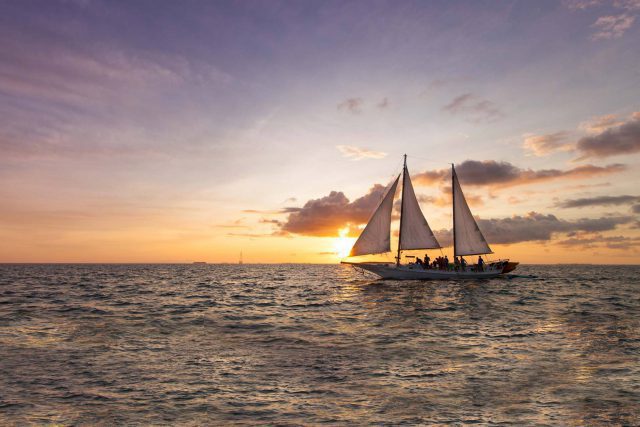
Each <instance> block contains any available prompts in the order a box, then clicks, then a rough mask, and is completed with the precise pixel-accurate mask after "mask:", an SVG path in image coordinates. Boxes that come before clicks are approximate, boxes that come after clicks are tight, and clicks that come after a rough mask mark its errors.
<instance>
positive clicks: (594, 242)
mask: <svg viewBox="0 0 640 427" xmlns="http://www.w3.org/2000/svg"><path fill="white" fill-rule="evenodd" d="M558 244H559V245H560V246H565V247H576V246H577V247H581V248H585V249H586V248H594V247H606V248H609V249H619V250H629V249H635V248H636V247H637V246H638V245H639V244H640V238H638V237H626V236H603V235H602V234H599V233H598V234H595V235H587V236H578V237H570V238H568V239H565V240H560V241H559V242H558Z"/></svg>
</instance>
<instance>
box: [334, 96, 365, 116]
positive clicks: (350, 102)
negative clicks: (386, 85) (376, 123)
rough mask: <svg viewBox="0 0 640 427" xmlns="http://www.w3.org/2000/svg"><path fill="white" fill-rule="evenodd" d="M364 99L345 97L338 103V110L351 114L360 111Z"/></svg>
mask: <svg viewBox="0 0 640 427" xmlns="http://www.w3.org/2000/svg"><path fill="white" fill-rule="evenodd" d="M363 105H364V100H363V99H362V98H347V99H345V100H344V101H342V102H341V103H339V104H338V110H344V111H348V112H350V113H353V114H358V113H361V112H362V106H363Z"/></svg>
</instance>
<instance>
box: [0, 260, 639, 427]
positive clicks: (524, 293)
mask: <svg viewBox="0 0 640 427" xmlns="http://www.w3.org/2000/svg"><path fill="white" fill-rule="evenodd" d="M517 273H518V275H519V276H512V277H509V278H502V279H494V280H483V281H466V282H448V281H441V282H412V281H411V282H396V281H375V280H372V279H371V277H370V276H363V275H362V274H361V273H358V272H355V271H354V270H353V269H351V268H350V267H346V266H340V265H244V266H240V265H0V368H1V369H0V371H1V375H0V424H2V425H7V424H8V425H12V424H18V425H23V424H29V423H34V424H75V425H77V424H80V425H82V424H103V425H113V424H127V425H131V424H134V425H137V424H141V425H148V424H180V425H202V424H208V425H228V424H265V423H267V424H269V423H271V424H292V425H296V424H331V425H340V424H358V425H366V424H394V425H396V424H407V425H413V424H432V423H482V424H493V423H496V424H498V423H513V424H516V425H531V424H553V425H612V424H614V425H615V424H624V425H640V267H614V266H524V267H521V268H520V269H518V270H517ZM522 276H526V277H522Z"/></svg>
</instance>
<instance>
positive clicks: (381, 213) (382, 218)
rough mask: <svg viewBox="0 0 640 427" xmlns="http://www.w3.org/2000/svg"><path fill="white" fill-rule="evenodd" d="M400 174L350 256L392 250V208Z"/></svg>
mask: <svg viewBox="0 0 640 427" xmlns="http://www.w3.org/2000/svg"><path fill="white" fill-rule="evenodd" d="M399 179H400V175H398V177H397V178H396V180H395V181H394V182H393V185H391V187H390V188H389V190H388V191H387V193H386V194H385V196H384V198H383V199H382V202H380V205H378V208H377V209H376V211H375V212H374V213H373V216H372V217H371V219H370V220H369V222H368V223H367V226H366V227H365V228H364V230H363V231H362V234H360V237H358V240H356V243H355V244H354V245H353V248H351V253H349V256H358V255H372V254H380V253H384V252H389V251H390V250H391V210H392V209H393V197H394V196H395V194H396V188H397V187H398V180H399Z"/></svg>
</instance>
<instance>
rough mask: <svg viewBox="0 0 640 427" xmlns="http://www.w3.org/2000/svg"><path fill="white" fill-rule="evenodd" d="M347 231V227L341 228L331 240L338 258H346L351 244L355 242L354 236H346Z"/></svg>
mask: <svg viewBox="0 0 640 427" xmlns="http://www.w3.org/2000/svg"><path fill="white" fill-rule="evenodd" d="M348 232H349V228H348V227H345V228H341V229H340V230H338V236H339V237H336V238H335V239H334V241H333V247H334V249H335V251H336V254H337V255H338V258H346V257H347V256H349V252H351V248H352V247H353V244H354V243H355V242H356V239H355V237H347V233H348Z"/></svg>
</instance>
